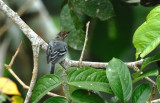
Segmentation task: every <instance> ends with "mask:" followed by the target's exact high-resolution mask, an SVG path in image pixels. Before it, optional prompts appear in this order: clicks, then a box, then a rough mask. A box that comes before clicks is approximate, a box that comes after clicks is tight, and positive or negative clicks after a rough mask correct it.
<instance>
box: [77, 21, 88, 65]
mask: <svg viewBox="0 0 160 103" xmlns="http://www.w3.org/2000/svg"><path fill="white" fill-rule="evenodd" d="M89 24H90V21H88V22H87V24H86V36H85V41H84V45H83V49H82V52H81V56H80V59H79V62H80V64H79V65H80V67H81V65H82V60H83V56H84V51H85V48H86V44H87V40H88V29H89Z"/></svg>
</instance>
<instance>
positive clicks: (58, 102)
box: [43, 97, 68, 103]
mask: <svg viewBox="0 0 160 103" xmlns="http://www.w3.org/2000/svg"><path fill="white" fill-rule="evenodd" d="M43 103H68V101H67V99H66V98H64V97H52V98H49V99H47V100H46V101H44V102H43Z"/></svg>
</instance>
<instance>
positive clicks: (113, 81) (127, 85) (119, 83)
mask: <svg viewBox="0 0 160 103" xmlns="http://www.w3.org/2000/svg"><path fill="white" fill-rule="evenodd" d="M106 75H107V78H108V81H109V84H110V86H111V88H112V90H113V92H114V94H115V95H116V96H117V97H118V99H119V100H120V101H122V102H127V101H128V100H129V99H130V97H131V95H132V79H131V75H130V72H129V70H128V67H127V66H126V65H125V64H124V63H123V62H122V61H121V60H119V59H116V58H113V59H112V60H111V61H110V62H109V64H108V66H107V69H106Z"/></svg>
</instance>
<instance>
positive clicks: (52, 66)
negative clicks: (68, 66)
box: [50, 63, 55, 74]
mask: <svg viewBox="0 0 160 103" xmlns="http://www.w3.org/2000/svg"><path fill="white" fill-rule="evenodd" d="M54 68H55V64H53V63H51V71H50V73H51V74H54Z"/></svg>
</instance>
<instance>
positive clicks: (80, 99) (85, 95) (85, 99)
mask: <svg viewBox="0 0 160 103" xmlns="http://www.w3.org/2000/svg"><path fill="white" fill-rule="evenodd" d="M71 98H72V99H73V102H74V103H75V102H76V103H105V102H104V100H103V99H102V98H101V97H99V96H98V95H96V94H94V93H92V92H90V91H86V90H81V89H79V90H75V91H74V92H73V93H72V95H71Z"/></svg>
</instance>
